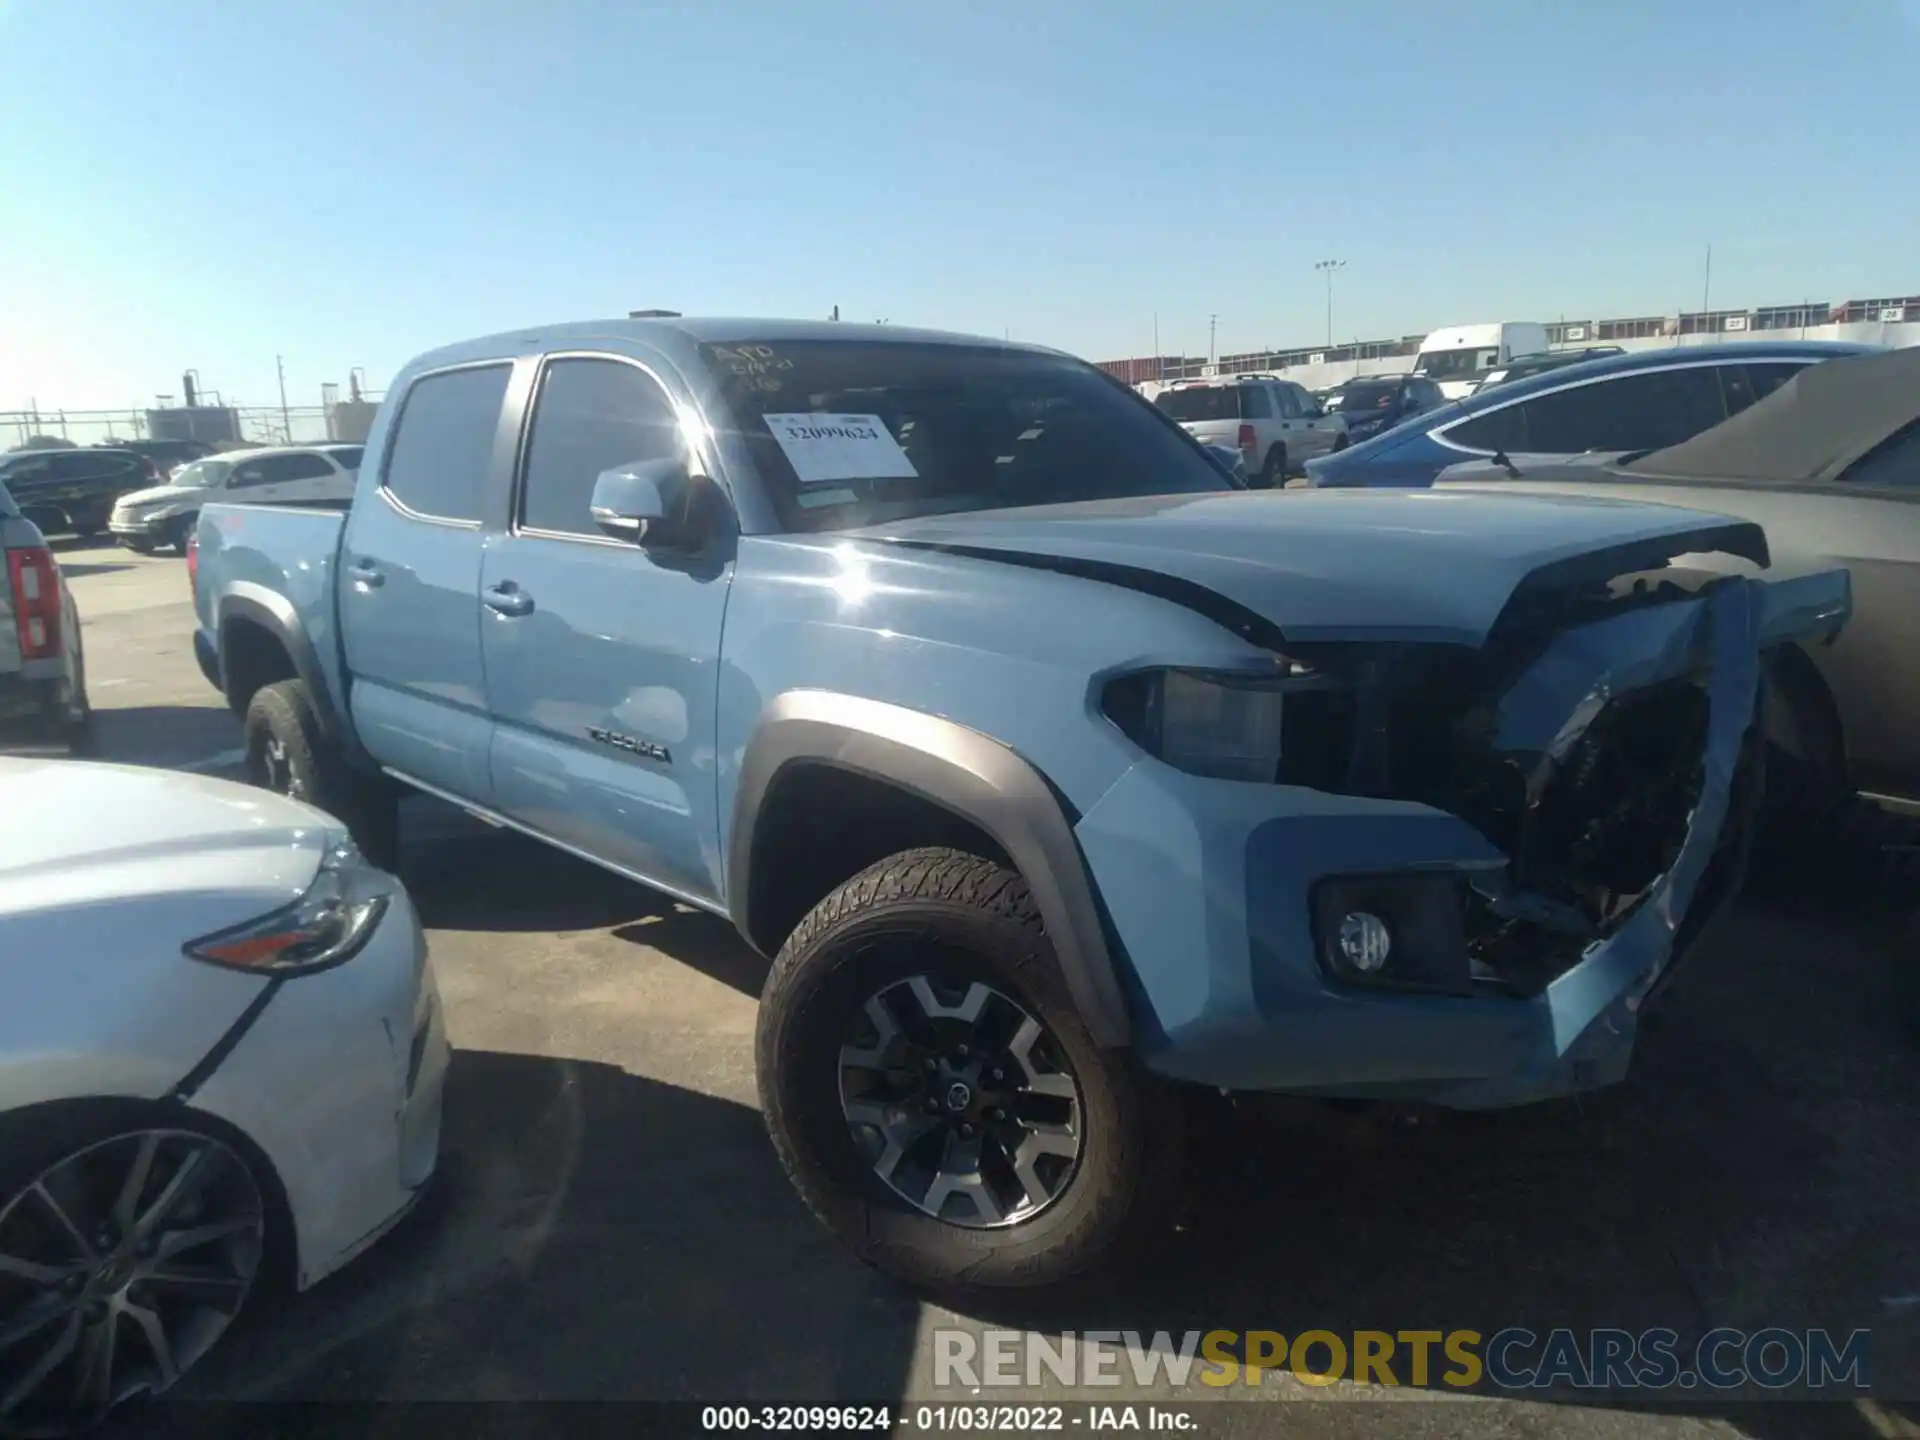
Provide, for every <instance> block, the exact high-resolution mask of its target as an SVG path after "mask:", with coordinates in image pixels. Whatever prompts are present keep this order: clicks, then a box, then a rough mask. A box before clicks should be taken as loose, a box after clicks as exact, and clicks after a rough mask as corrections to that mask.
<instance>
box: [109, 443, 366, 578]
mask: <svg viewBox="0 0 1920 1440" xmlns="http://www.w3.org/2000/svg"><path fill="white" fill-rule="evenodd" d="M361 449H362V447H361V446H359V445H293V446H282V447H279V448H262V449H258V450H234V451H231V452H229V453H227V454H224V455H219V456H209V457H208V458H207V459H204V460H196V461H194V462H193V463H192V464H190V465H187V466H184V467H183V468H181V469H180V470H178V471H176V472H175V474H174V476H173V478H172V479H171V480H170V481H168V482H167V483H166V484H165V485H156V486H154V487H153V488H151V489H148V490H136V491H134V492H133V493H132V494H130V495H123V496H121V497H120V500H119V502H118V503H117V504H116V505H115V506H114V507H113V514H112V516H111V518H110V519H109V520H108V522H107V526H108V528H109V529H110V530H112V531H113V534H114V538H115V539H117V540H119V542H120V543H121V544H122V545H125V546H126V547H127V548H128V549H130V550H135V551H138V552H139V553H140V554H143V555H147V554H151V553H152V552H153V551H154V550H156V549H159V548H162V547H171V548H172V549H174V550H177V551H179V552H180V553H181V554H185V553H186V547H187V537H188V536H190V535H192V534H193V527H194V523H195V522H196V521H197V520H198V519H199V518H200V507H201V506H202V505H203V504H205V503H206V502H207V501H209V500H213V499H220V498H226V497H230V498H232V499H235V500H244V501H246V502H248V503H249V504H256V505H315V504H318V505H345V504H346V503H347V501H349V500H351V499H352V498H353V482H354V478H355V476H356V475H357V474H358V473H359V468H360V454H361Z"/></svg>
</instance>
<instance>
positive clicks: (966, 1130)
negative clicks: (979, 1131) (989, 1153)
mask: <svg viewBox="0 0 1920 1440" xmlns="http://www.w3.org/2000/svg"><path fill="white" fill-rule="evenodd" d="M960 1133H961V1134H962V1135H968V1136H970V1135H972V1134H973V1126H971V1125H962V1126H961V1127H960Z"/></svg>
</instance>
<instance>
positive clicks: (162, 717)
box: [93, 690, 240, 767]
mask: <svg viewBox="0 0 1920 1440" xmlns="http://www.w3.org/2000/svg"><path fill="white" fill-rule="evenodd" d="M207 693H208V695H209V697H210V698H211V700H212V703H211V704H207V705H130V706H127V707H125V708H124V709H113V708H108V707H107V706H106V705H104V704H103V703H102V701H103V700H104V699H106V698H107V697H108V696H110V695H111V694H112V692H111V691H107V692H104V693H103V694H96V695H95V696H94V697H93V705H94V712H93V715H94V728H95V734H96V735H97V736H98V738H99V750H100V753H99V756H98V758H99V759H101V760H109V761H113V762H115V763H117V764H123V765H163V766H174V767H177V766H181V765H193V764H197V763H199V762H202V761H205V760H207V759H209V758H211V757H212V756H215V755H220V754H223V753H225V752H226V751H229V750H235V749H238V748H239V745H240V722H239V720H237V719H236V718H234V715H233V712H232V711H230V710H228V709H227V707H226V706H225V705H223V704H221V703H220V700H219V697H218V696H217V695H214V694H213V692H212V691H211V690H209V691H208V692H207Z"/></svg>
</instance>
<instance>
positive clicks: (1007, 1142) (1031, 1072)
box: [840, 975, 1085, 1229]
mask: <svg viewBox="0 0 1920 1440" xmlns="http://www.w3.org/2000/svg"><path fill="white" fill-rule="evenodd" d="M840 1103H841V1110H842V1113H843V1114H844V1115H845V1117H846V1121H847V1126H848V1128H849V1130H850V1131H851V1132H852V1135H853V1138H854V1142H855V1144H856V1145H857V1146H859V1147H860V1149H861V1151H862V1153H863V1154H864V1155H865V1156H866V1158H867V1160H868V1161H869V1163H870V1164H871V1165H872V1166H873V1173H874V1174H875V1175H877V1176H878V1177H879V1178H880V1179H881V1180H882V1181H883V1182H884V1183H885V1184H886V1185H887V1186H888V1187H889V1188H890V1189H891V1190H892V1191H893V1192H894V1193H895V1194H896V1195H898V1196H899V1197H900V1198H901V1199H903V1200H905V1201H906V1202H907V1203H909V1204H910V1205H912V1206H914V1207H915V1208H916V1209H918V1210H919V1211H921V1212H922V1213H923V1214H926V1215H931V1216H933V1217H934V1218H935V1219H938V1220H942V1221H945V1222H947V1223H949V1224H953V1225H959V1226H963V1227H966V1228H969V1229H990V1228H997V1227H1001V1226H1007V1225H1017V1224H1019V1223H1021V1222H1022V1221H1026V1220H1031V1219H1032V1218H1033V1217H1034V1216H1036V1215H1038V1214H1040V1213H1041V1212H1042V1211H1043V1210H1045V1209H1046V1208H1047V1207H1048V1206H1050V1205H1052V1204H1053V1203H1054V1202H1055V1201H1056V1200H1058V1199H1059V1198H1060V1196H1061V1195H1062V1194H1063V1193H1065V1191H1066V1189H1067V1187H1068V1185H1069V1184H1070V1183H1071V1182H1072V1180H1073V1173H1074V1169H1075V1166H1076V1165H1077V1164H1078V1163H1079V1160H1080V1154H1081V1150H1082V1146H1083V1143H1084V1137H1085V1123H1084V1119H1083V1116H1084V1107H1083V1105H1082V1101H1081V1095H1080V1085H1079V1082H1078V1080H1077V1079H1076V1078H1075V1076H1074V1074H1073V1071H1072V1069H1071V1068H1070V1067H1069V1066H1068V1065H1067V1063H1066V1060H1065V1057H1064V1054H1063V1052H1062V1051H1061V1049H1060V1047H1059V1045H1058V1044H1057V1043H1056V1042H1055V1040H1054V1038H1053V1036H1052V1035H1051V1034H1050V1033H1049V1032H1048V1031H1047V1029H1046V1027H1045V1026H1044V1025H1042V1024H1041V1023H1040V1021H1039V1020H1037V1019H1036V1018H1034V1016H1033V1015H1032V1014H1031V1013H1029V1012H1028V1010H1027V1009H1026V1008H1025V1007H1024V1006H1022V1005H1021V1004H1020V1003H1019V1002H1018V1001H1017V1000H1014V999H1013V998H1011V997H1010V996H1008V995H1006V994H1005V993H1003V992H1001V991H999V990H996V989H994V988H993V987H992V986H989V985H986V984H984V983H982V982H980V981H973V982H971V983H966V984H957V985H956V984H949V985H943V984H941V982H939V981H937V980H935V979H932V978H929V977H928V976H925V975H915V976H913V977H911V978H909V979H906V980H900V981H896V982H894V983H892V984H890V985H887V986H886V987H885V988H883V989H881V990H880V991H879V992H878V993H876V994H874V995H872V996H870V997H868V999H867V1001H866V1003H865V1005H864V1006H863V1007H862V1009H861V1011H860V1012H859V1015H858V1017H857V1018H856V1019H855V1021H854V1022H853V1023H852V1025H851V1026H850V1027H849V1030H848V1033H847V1036H846V1038H845V1043H844V1044H843V1045H842V1047H841V1050H840Z"/></svg>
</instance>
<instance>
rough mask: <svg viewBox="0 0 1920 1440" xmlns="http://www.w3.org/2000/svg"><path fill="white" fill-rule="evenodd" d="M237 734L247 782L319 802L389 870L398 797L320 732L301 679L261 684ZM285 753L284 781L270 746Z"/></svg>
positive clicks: (397, 821)
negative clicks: (271, 757)
mask: <svg viewBox="0 0 1920 1440" xmlns="http://www.w3.org/2000/svg"><path fill="white" fill-rule="evenodd" d="M242 734H243V737H244V748H245V752H246V768H247V781H248V783H249V784H253V785H258V786H260V787H261V788H263V789H268V790H274V791H276V792H277V793H279V794H283V795H292V796H293V797H294V798H296V799H300V800H304V801H305V802H306V803H307V804H309V805H315V806H318V807H319V808H320V809H322V810H325V811H326V812H327V813H328V814H329V815H332V816H335V817H336V818H338V819H340V820H342V821H344V822H345V823H346V826H347V829H348V831H349V833H351V834H352V836H353V839H354V843H355V844H357V845H358V846H359V847H360V851H361V853H362V854H364V855H365V856H366V857H367V859H369V860H370V861H372V862H373V863H374V864H375V865H379V866H381V867H383V868H385V869H389V870H391V869H392V868H393V867H394V865H395V864H396V863H397V861H398V858H399V849H400V845H399V839H400V835H399V831H400V817H399V801H398V796H397V795H396V794H395V792H394V790H393V788H392V786H391V785H389V784H387V783H386V782H385V781H383V780H380V779H377V778H374V777H371V776H366V775H362V774H360V773H359V772H358V771H356V770H354V769H353V768H352V766H350V765H349V764H348V763H347V760H346V757H345V756H343V755H342V754H340V752H339V750H338V749H337V748H336V747H335V746H333V745H332V744H330V743H329V742H328V741H327V739H326V737H325V736H324V735H323V734H322V733H321V730H320V721H319V717H317V716H316V715H315V714H314V711H313V700H312V697H311V696H309V695H308V693H307V686H306V682H305V681H302V680H279V681H276V682H274V683H273V684H271V685H263V686H262V687H261V688H260V689H258V690H256V691H255V692H254V694H253V699H252V700H251V701H249V702H248V704H247V712H246V718H245V721H244V722H243V730H242ZM276 742H277V744H278V745H279V747H280V749H281V751H282V752H283V754H284V757H285V777H284V780H285V782H288V783H283V781H282V777H281V776H279V775H278V774H277V773H275V772H276V771H277V770H278V769H279V766H278V765H277V764H276V763H270V762H269V760H268V755H269V752H270V747H272V746H273V745H274V744H275V743H276Z"/></svg>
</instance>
